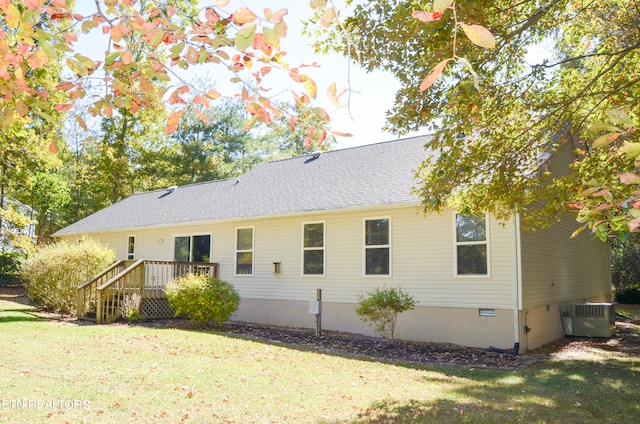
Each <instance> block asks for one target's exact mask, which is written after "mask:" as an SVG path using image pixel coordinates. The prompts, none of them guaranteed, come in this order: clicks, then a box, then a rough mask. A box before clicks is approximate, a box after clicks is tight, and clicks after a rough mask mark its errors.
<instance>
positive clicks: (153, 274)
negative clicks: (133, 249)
mask: <svg viewBox="0 0 640 424" xmlns="http://www.w3.org/2000/svg"><path fill="white" fill-rule="evenodd" d="M190 273H191V274H207V275H210V276H212V277H215V278H218V264H212V263H201V262H170V261H152V260H144V259H140V260H137V261H118V262H115V263H114V264H112V265H111V266H109V267H108V268H107V269H105V270H103V271H102V272H100V273H99V274H98V275H96V276H95V277H93V278H92V279H91V280H89V281H87V282H86V283H84V284H83V285H81V286H80V287H78V309H77V315H78V319H79V320H88V321H95V322H96V323H98V324H110V323H112V322H114V321H115V320H117V319H118V318H120V316H121V312H120V303H121V302H122V300H123V299H124V298H125V296H130V295H132V294H134V293H138V294H140V295H141V297H142V302H141V306H140V312H141V313H142V316H143V318H168V317H172V316H173V311H172V310H171V308H170V307H169V304H168V302H167V300H166V297H165V295H164V288H165V286H166V285H167V284H168V283H169V281H171V280H172V279H174V278H176V277H182V276H184V275H186V274H190Z"/></svg>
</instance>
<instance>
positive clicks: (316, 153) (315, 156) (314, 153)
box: [311, 150, 322, 159]
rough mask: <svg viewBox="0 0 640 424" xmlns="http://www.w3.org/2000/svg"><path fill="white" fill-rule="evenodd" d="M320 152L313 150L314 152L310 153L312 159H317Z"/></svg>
mask: <svg viewBox="0 0 640 424" xmlns="http://www.w3.org/2000/svg"><path fill="white" fill-rule="evenodd" d="M321 154H322V152H321V151H319V150H318V151H315V152H313V153H311V157H312V158H314V159H318V158H319V157H320V155H321Z"/></svg>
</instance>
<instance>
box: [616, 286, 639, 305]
mask: <svg viewBox="0 0 640 424" xmlns="http://www.w3.org/2000/svg"><path fill="white" fill-rule="evenodd" d="M616 302H618V303H622V304H627V305H638V304H640V286H630V287H627V288H625V289H621V290H619V291H618V290H616Z"/></svg>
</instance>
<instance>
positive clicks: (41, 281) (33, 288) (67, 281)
mask: <svg viewBox="0 0 640 424" xmlns="http://www.w3.org/2000/svg"><path fill="white" fill-rule="evenodd" d="M115 256H116V255H115V252H114V251H113V250H111V249H109V248H108V247H106V246H103V245H101V244H100V243H98V242H95V241H93V240H88V239H83V240H82V241H81V242H79V243H73V244H69V243H66V242H60V243H56V244H51V245H48V246H44V247H41V248H40V249H38V250H37V251H36V252H35V253H34V254H33V256H31V257H29V258H28V259H27V260H26V261H25V262H24V264H23V266H22V269H21V273H20V275H21V279H22V281H23V282H24V283H25V288H26V289H27V293H28V294H29V297H31V299H32V300H33V301H34V302H36V303H37V304H39V305H41V306H43V307H45V308H47V309H53V310H54V311H55V312H57V313H64V314H68V313H75V312H76V306H77V301H78V291H77V288H78V286H80V285H81V284H83V283H85V282H86V281H88V280H90V279H91V278H93V277H94V276H95V275H96V274H98V273H99V272H100V271H102V270H103V269H105V268H106V267H108V266H109V265H110V264H112V263H113V261H114V260H115Z"/></svg>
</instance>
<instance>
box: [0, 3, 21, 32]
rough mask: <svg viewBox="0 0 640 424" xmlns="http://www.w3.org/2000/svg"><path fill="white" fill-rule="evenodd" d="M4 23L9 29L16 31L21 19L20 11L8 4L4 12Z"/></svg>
mask: <svg viewBox="0 0 640 424" xmlns="http://www.w3.org/2000/svg"><path fill="white" fill-rule="evenodd" d="M4 13H5V22H6V23H7V26H8V27H9V29H16V28H18V26H20V19H21V18H22V14H21V13H20V9H18V8H17V7H16V6H15V5H14V4H13V3H9V4H8V5H7V6H6V8H5V10H4Z"/></svg>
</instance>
